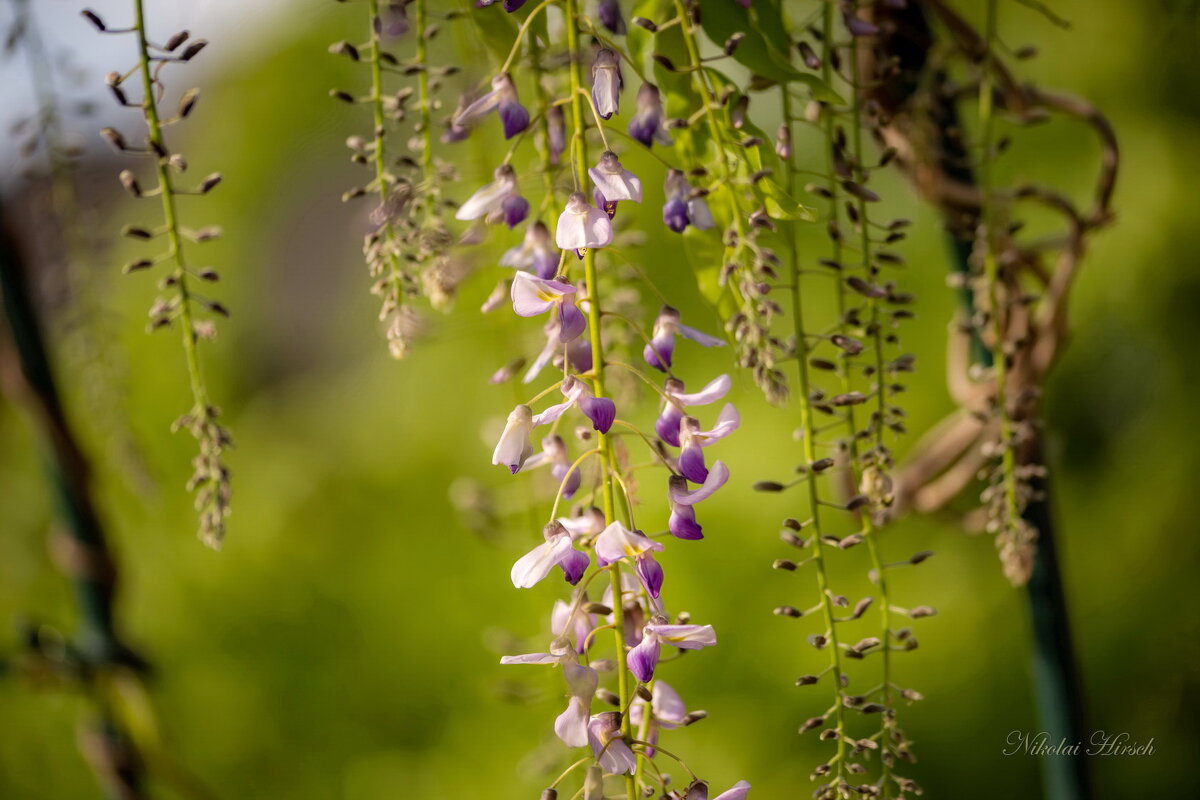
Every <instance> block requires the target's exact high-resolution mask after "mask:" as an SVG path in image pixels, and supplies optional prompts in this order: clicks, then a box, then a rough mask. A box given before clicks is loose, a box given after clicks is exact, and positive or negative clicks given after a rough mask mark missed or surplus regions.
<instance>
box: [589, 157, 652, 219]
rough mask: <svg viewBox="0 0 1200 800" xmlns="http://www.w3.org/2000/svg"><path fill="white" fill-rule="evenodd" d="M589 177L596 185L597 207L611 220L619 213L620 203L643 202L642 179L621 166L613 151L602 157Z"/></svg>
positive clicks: (591, 169)
mask: <svg viewBox="0 0 1200 800" xmlns="http://www.w3.org/2000/svg"><path fill="white" fill-rule="evenodd" d="M588 175H590V176H591V177H592V183H594V184H595V185H596V205H598V206H599V207H600V208H601V209H603V210H604V213H606V214H607V215H608V217H609V219H612V217H613V216H614V215H615V214H616V213H617V202H618V201H620V200H632V201H633V202H635V203H640V202H642V181H641V179H640V178H638V176H637V175H634V174H633V173H632V172H630V171H629V170H627V169H625V168H624V167H623V166H621V159H619V158H617V154H616V153H614V152H612V151H611V150H609V151H606V152H605V153H604V155H602V156H600V161H599V162H597V164H596V166H594V167H592V168H590V169H589V170H588Z"/></svg>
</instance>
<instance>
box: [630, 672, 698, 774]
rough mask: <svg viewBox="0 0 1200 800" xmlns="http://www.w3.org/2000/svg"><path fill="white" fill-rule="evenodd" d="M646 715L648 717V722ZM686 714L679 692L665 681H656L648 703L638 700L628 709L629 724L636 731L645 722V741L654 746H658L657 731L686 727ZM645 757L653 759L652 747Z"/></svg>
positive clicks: (648, 749)
mask: <svg viewBox="0 0 1200 800" xmlns="http://www.w3.org/2000/svg"><path fill="white" fill-rule="evenodd" d="M646 714H649V715H650V718H649V720H648V721H647V720H646ZM687 714H688V711H687V706H685V705H684V703H683V698H682V697H680V696H679V692H677V691H675V690H674V689H673V688H672V687H671V686H670V684H668V683H667V682H666V681H663V680H657V681H655V682H654V687H653V688H652V689H651V690H650V701H649V702H647V701H645V700H640V699H639V701H638V702H636V703H634V704H633V706H632V707H630V709H629V722H630V724H632V725H633V726H634V727H635V728H637V729H638V730H641V729H642V725H643V723H644V722H645V723H646V729H645V730H646V741H647V742H648V743H649V744H651V745H654V744H658V731H659V729H664V730H670V729H671V728H678V727H679V726H681V725H686V724H687V721H688V720H687ZM646 756H647V758H653V757H654V748H653V747H649V748H646Z"/></svg>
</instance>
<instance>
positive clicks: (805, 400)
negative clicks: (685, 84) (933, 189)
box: [783, 91, 846, 785]
mask: <svg viewBox="0 0 1200 800" xmlns="http://www.w3.org/2000/svg"><path fill="white" fill-rule="evenodd" d="M783 98H784V99H783V103H784V106H783V114H784V119H785V120H788V121H789V122H790V119H791V115H790V112H791V108H790V100H789V98H788V96H787V93H786V91H785V92H784V95H783ZM793 160H794V157H793V158H792V159H787V160H785V162H784V169H785V171H786V177H787V181H788V184H789V187H790V188H789V191H794V190H795V186H794V185H793V184H794V183H795V179H796V175H795V166H794V164H793ZM788 230H789V236H788V246H789V251H790V252H789V255H790V262H789V264H790V271H791V281H790V284H791V285H790V296H791V302H792V325H793V330H794V332H795V336H796V349H797V353H796V372H797V375H796V377H797V379H798V381H799V383H798V386H797V388H798V389H799V395H800V427H801V429H802V431H803V443H802V447H803V451H804V460H805V462H806V463H807V464H812V463H813V462H815V461H816V460H817V453H816V437H817V430H816V424H815V422H814V420H813V410H812V406H811V399H810V398H811V396H812V385H811V383H810V381H809V375H808V336H807V333H806V332H805V325H804V306H803V296H802V294H801V291H800V248H799V242H798V235H797V231H796V226H795V225H789V227H788ZM804 483H805V485H806V486H807V487H808V503H809V506H810V509H811V512H810V513H811V514H812V529H813V534H812V563H813V566H814V568H815V570H816V574H817V590H818V592H820V596H821V601H820V604H821V611H822V614H823V616H824V618H825V627H826V629H827V630H828V631H829V642H828V643H827V644H826V647H827V648H828V649H829V654H830V666H831V668H832V670H833V684H834V694H835V697H836V701H835V705H834V727H835V729H836V730H837V755H836V756H835V759H834V763H835V765H836V766H835V767H834V769H835V772H834V775H833V779H834V783H835V785H837V784H841V783H842V782H843V781H844V779H845V778H844V775H845V766H846V711H845V704H844V703H843V693H842V655H841V653H842V651H841V647H840V645H839V642H838V633H837V623H836V621H835V620H834V612H833V598H832V597H830V590H829V578H828V575H827V572H826V569H825V552H824V546H825V545H824V542H823V541H822V534H823V529H822V525H821V498H820V493H819V492H818V491H817V481H816V480H814V479H811V478H810V479H809V480H807V481H805V482H804Z"/></svg>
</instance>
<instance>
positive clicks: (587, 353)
mask: <svg viewBox="0 0 1200 800" xmlns="http://www.w3.org/2000/svg"><path fill="white" fill-rule="evenodd" d="M561 328H562V326H561V325H560V324H559V321H558V317H557V316H555V317H552V318H551V319H550V321H549V322H547V323H546V326H545V328H544V330H545V332H546V345H545V346H544V347H543V348H542V351H541V352H540V353H538V355H537V358H535V359H534V360H533V363H532V364H530V365H529V369H528V370H527V371H526V372H525V377H523V378H522V379H521V382H522V383H532V382H533V381H534V380H535V379H536V378H537V376H538V375H539V374H540V373H541V371H542V370H543V369H545V368H546V365H547V364H549V363H550V362H551V361H553V360H554V357H555V356H556V355H558V354H560V353H561V352H562V341H561V340H560V339H559V331H560V329H561ZM567 359H568V360H569V361H570V362H571V367H572V368H573V369H574V370H575V371H576V372H587V371H588V370H590V369H591V368H592V344H591V342H589V341H587V340H586V339H583V338H576V339H573V340H571V341H570V342H568V343H567Z"/></svg>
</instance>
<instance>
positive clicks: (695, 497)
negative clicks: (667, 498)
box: [671, 461, 729, 506]
mask: <svg viewBox="0 0 1200 800" xmlns="http://www.w3.org/2000/svg"><path fill="white" fill-rule="evenodd" d="M728 480H729V467H727V466H725V462H724V461H718V462H716V463H715V464H713V465H712V469H710V470H708V477H707V478H705V479H704V481H703V482H702V484H701V485H700V486H699V487H698V488H696V489H694V490H692V491H690V492H686V493H683V494H675V493H672V495H671V500H672V502H675V503H678V504H680V505H684V506H690V505H695V504H696V503H699V502H700V501H701V500H706V499H708V498H709V497H712V496H713V494H714V493H716V491H717V489H720V488H721V487H722V486H724V485H725V483H726V481H728Z"/></svg>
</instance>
